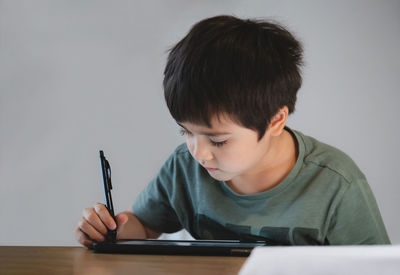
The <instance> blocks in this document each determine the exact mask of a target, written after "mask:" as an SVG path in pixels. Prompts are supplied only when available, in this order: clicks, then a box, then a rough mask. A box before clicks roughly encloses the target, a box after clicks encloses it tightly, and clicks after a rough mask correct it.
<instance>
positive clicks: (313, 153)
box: [292, 130, 365, 183]
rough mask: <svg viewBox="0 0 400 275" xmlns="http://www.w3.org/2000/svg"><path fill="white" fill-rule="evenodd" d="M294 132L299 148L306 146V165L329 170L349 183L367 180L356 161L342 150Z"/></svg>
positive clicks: (304, 157)
mask: <svg viewBox="0 0 400 275" xmlns="http://www.w3.org/2000/svg"><path fill="white" fill-rule="evenodd" d="M292 131H293V132H294V133H295V135H296V138H297V141H298V143H299V146H304V147H303V150H304V155H303V162H304V164H305V165H309V166H315V167H316V168H318V167H319V168H321V169H328V170H330V171H331V172H333V173H336V174H338V175H339V176H341V177H343V178H344V179H345V180H346V181H347V182H349V183H350V182H353V181H355V180H358V179H365V175H364V174H363V173H362V172H361V170H360V169H359V167H358V166H357V164H356V163H355V162H354V160H353V159H352V158H351V157H350V156H349V155H347V154H346V153H345V152H343V151H342V150H340V149H338V148H336V147H334V146H331V145H328V144H326V143H324V142H321V141H319V140H317V139H316V138H313V137H311V136H307V135H304V134H303V133H302V132H300V131H297V130H292Z"/></svg>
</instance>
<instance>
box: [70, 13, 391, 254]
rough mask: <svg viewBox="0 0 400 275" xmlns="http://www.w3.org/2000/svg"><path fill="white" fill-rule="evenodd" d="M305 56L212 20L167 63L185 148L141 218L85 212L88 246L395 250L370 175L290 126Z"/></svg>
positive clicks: (155, 186) (144, 201) (146, 199)
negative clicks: (177, 243) (155, 242)
mask: <svg viewBox="0 0 400 275" xmlns="http://www.w3.org/2000/svg"><path fill="white" fill-rule="evenodd" d="M301 65H302V47H301V45H300V43H299V42H298V41H297V40H296V39H295V38H294V37H293V36H292V35H291V34H290V33H289V32H288V31H287V30H285V29H284V28H283V27H281V26H279V25H277V24H274V23H271V22H266V21H256V20H241V19H238V18H235V17H232V16H217V17H212V18H209V19H205V20H203V21H201V22H199V23H197V24H196V25H194V26H193V27H192V29H191V30H190V32H189V33H188V34H187V35H186V37H184V38H183V39H182V40H181V41H180V42H179V43H178V44H177V45H175V46H174V47H173V48H172V49H171V51H170V53H169V56H168V61H167V65H166V68H165V72H164V92H165V99H166V103H167V105H168V108H169V110H170V113H171V115H172V116H173V118H174V119H175V120H176V122H177V123H178V124H179V125H180V126H181V127H182V133H183V134H184V135H185V138H186V144H182V145H180V146H179V147H178V148H177V149H176V150H175V152H174V153H173V154H172V155H171V156H170V158H169V159H168V160H167V161H166V163H165V164H164V166H163V167H162V168H161V170H160V172H159V173H158V175H157V176H156V177H155V178H154V180H153V181H152V182H151V183H150V184H149V185H148V186H147V188H146V189H145V190H144V191H143V192H142V193H141V194H140V196H139V197H138V198H137V199H136V201H135V203H134V205H133V208H132V209H131V210H129V211H126V212H123V213H120V214H118V215H117V216H116V222H117V225H118V227H117V225H116V224H115V223H114V221H113V219H112V218H111V217H110V215H109V214H108V212H107V210H106V208H105V207H104V205H102V204H99V203H98V204H96V205H95V206H93V207H91V208H87V209H85V210H84V212H83V217H82V219H81V221H80V222H79V225H78V227H77V229H76V238H77V239H78V241H79V242H80V243H81V244H83V245H85V246H87V247H90V246H91V244H92V243H93V241H103V240H104V236H106V233H107V228H109V229H115V228H116V227H117V238H157V237H158V236H159V235H160V234H161V233H162V232H167V233H171V232H176V231H178V230H180V229H182V228H185V229H186V230H187V231H189V232H190V233H191V234H192V236H193V237H195V238H196V239H242V240H267V241H270V242H273V243H276V244H281V245H350V244H389V243H390V241H389V238H388V236H387V233H386V230H385V226H384V224H383V221H382V218H381V215H380V213H379V209H378V207H377V204H376V201H375V198H374V196H373V194H372V192H371V190H370V188H369V186H368V183H367V181H366V179H365V176H364V175H363V173H362V172H361V171H360V170H359V169H358V167H357V166H356V165H355V164H354V162H353V161H352V160H351V159H350V158H349V157H348V156H347V155H345V154H344V153H343V152H341V151H339V150H338V149H335V148H333V147H331V146H328V145H326V144H323V143H321V142H319V141H317V140H315V139H313V138H311V137H308V136H305V135H303V134H302V133H301V132H298V131H295V130H292V129H290V128H288V127H287V126H286V121H287V117H288V115H289V114H290V113H292V112H293V111H294V107H295V102H296V94H297V91H298V89H299V88H300V86H301V81H302V79H301V74H300V67H301Z"/></svg>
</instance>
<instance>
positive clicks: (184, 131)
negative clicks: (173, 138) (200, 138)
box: [179, 129, 192, 136]
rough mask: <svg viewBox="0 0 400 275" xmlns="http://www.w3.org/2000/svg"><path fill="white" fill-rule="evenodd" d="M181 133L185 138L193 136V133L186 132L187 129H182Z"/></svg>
mask: <svg viewBox="0 0 400 275" xmlns="http://www.w3.org/2000/svg"><path fill="white" fill-rule="evenodd" d="M179 133H180V134H181V136H184V135H188V136H191V135H192V133H191V132H189V131H186V130H185V129H180V130H179Z"/></svg>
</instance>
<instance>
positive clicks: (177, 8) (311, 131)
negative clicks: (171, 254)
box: [0, 0, 400, 245]
mask: <svg viewBox="0 0 400 275" xmlns="http://www.w3.org/2000/svg"><path fill="white" fill-rule="evenodd" d="M219 14H233V15H236V16H239V17H266V18H272V19H275V20H278V21H280V22H281V23H283V24H284V25H286V26H287V27H288V28H289V29H290V30H292V31H293V32H294V33H295V34H296V35H297V36H298V37H299V38H300V39H301V40H302V41H303V43H304V47H305V61H306V67H305V69H304V85H303V87H302V88H301V90H300V91H299V100H298V105H297V111H296V112H295V114H294V115H293V116H292V118H291V119H290V121H289V125H290V126H291V127H293V128H294V129H298V130H301V131H302V132H303V133H305V134H308V135H311V136H314V137H316V138H318V139H320V140H321V141H324V142H327V143H330V144H332V145H334V146H336V147H338V148H340V149H342V150H344V151H345V152H347V153H348V154H349V155H350V156H351V157H352V158H353V159H354V160H355V161H356V162H357V163H358V165H359V166H360V167H361V169H362V170H363V171H364V173H365V174H366V175H367V177H368V179H369V182H370V185H371V187H372V189H373V191H374V192H375V195H376V198H377V201H378V204H379V206H380V209H381V212H382V215H383V218H384V221H385V223H386V226H387V229H388V232H389V235H390V237H391V240H392V242H393V243H400V221H399V219H398V211H399V208H400V207H399V206H400V187H399V183H400V182H399V174H398V173H397V172H398V171H397V170H398V169H399V164H400V161H399V155H400V149H399V148H400V146H399V144H398V141H399V140H400V131H399V127H398V126H399V122H398V118H399V110H398V104H399V99H400V96H399V92H398V91H399V87H400V75H399V72H400V55H399V52H398V50H399V49H400V1H372V0H371V1H366V0H359V1H354V0H353V1H317V0H316V1H295V0H293V1H272V0H271V1H265V0H263V1H261V0H260V1H254V0H253V1H249V0H247V1H244V0H243V1H239V0H236V1H187V0H168V1H163V0H158V1H154V0H153V1H151V0H148V1H50V0H49V1H42V0H38V1H11V0H8V1H0V223H1V226H0V245H76V244H77V242H76V241H75V240H74V235H73V229H74V227H75V226H76V224H77V222H78V219H79V218H80V215H81V212H82V209H83V208H84V207H88V206H90V205H92V204H93V203H94V202H96V201H103V194H102V187H101V184H102V182H101V175H100V167H99V161H98V150H99V149H103V150H104V151H105V153H106V156H107V157H108V158H109V160H110V162H111V165H112V167H113V183H114V187H115V189H114V202H115V207H116V209H117V211H122V210H125V209H126V208H128V207H129V206H130V205H131V203H132V202H133V201H134V199H135V197H136V196H137V195H138V194H139V192H140V191H141V190H142V189H143V188H144V187H145V185H146V184H147V183H148V182H149V180H150V179H151V178H152V177H153V176H154V175H155V174H156V173H157V171H158V169H159V168H160V166H161V165H162V163H163V162H164V160H165V159H166V158H167V157H168V155H169V154H170V153H171V152H172V151H173V149H174V148H175V146H176V145H178V144H179V143H181V142H183V139H182V137H181V136H179V135H178V128H177V127H176V126H175V123H174V121H173V120H172V118H171V117H170V115H169V113H168V110H167V108H166V106H165V104H164V101H163V92H162V77H163V76H162V73H163V69H164V65H165V60H166V56H167V55H166V53H165V52H166V50H167V49H168V48H169V47H170V46H172V45H173V44H174V43H175V42H177V41H178V40H179V39H181V38H182V37H183V36H184V35H185V34H186V33H187V31H188V30H189V28H190V27H191V26H192V25H193V24H194V23H196V22H197V21H199V20H201V19H203V18H206V17H210V16H214V15H219Z"/></svg>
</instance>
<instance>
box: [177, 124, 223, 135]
mask: <svg viewBox="0 0 400 275" xmlns="http://www.w3.org/2000/svg"><path fill="white" fill-rule="evenodd" d="M177 123H178V122H177ZM178 125H179V126H181V127H182V128H183V129H185V130H186V131H188V132H190V131H189V130H188V129H186V127H185V126H183V125H182V124H180V123H178ZM230 134H231V133H228V132H200V135H205V136H209V137H215V136H223V135H230Z"/></svg>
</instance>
